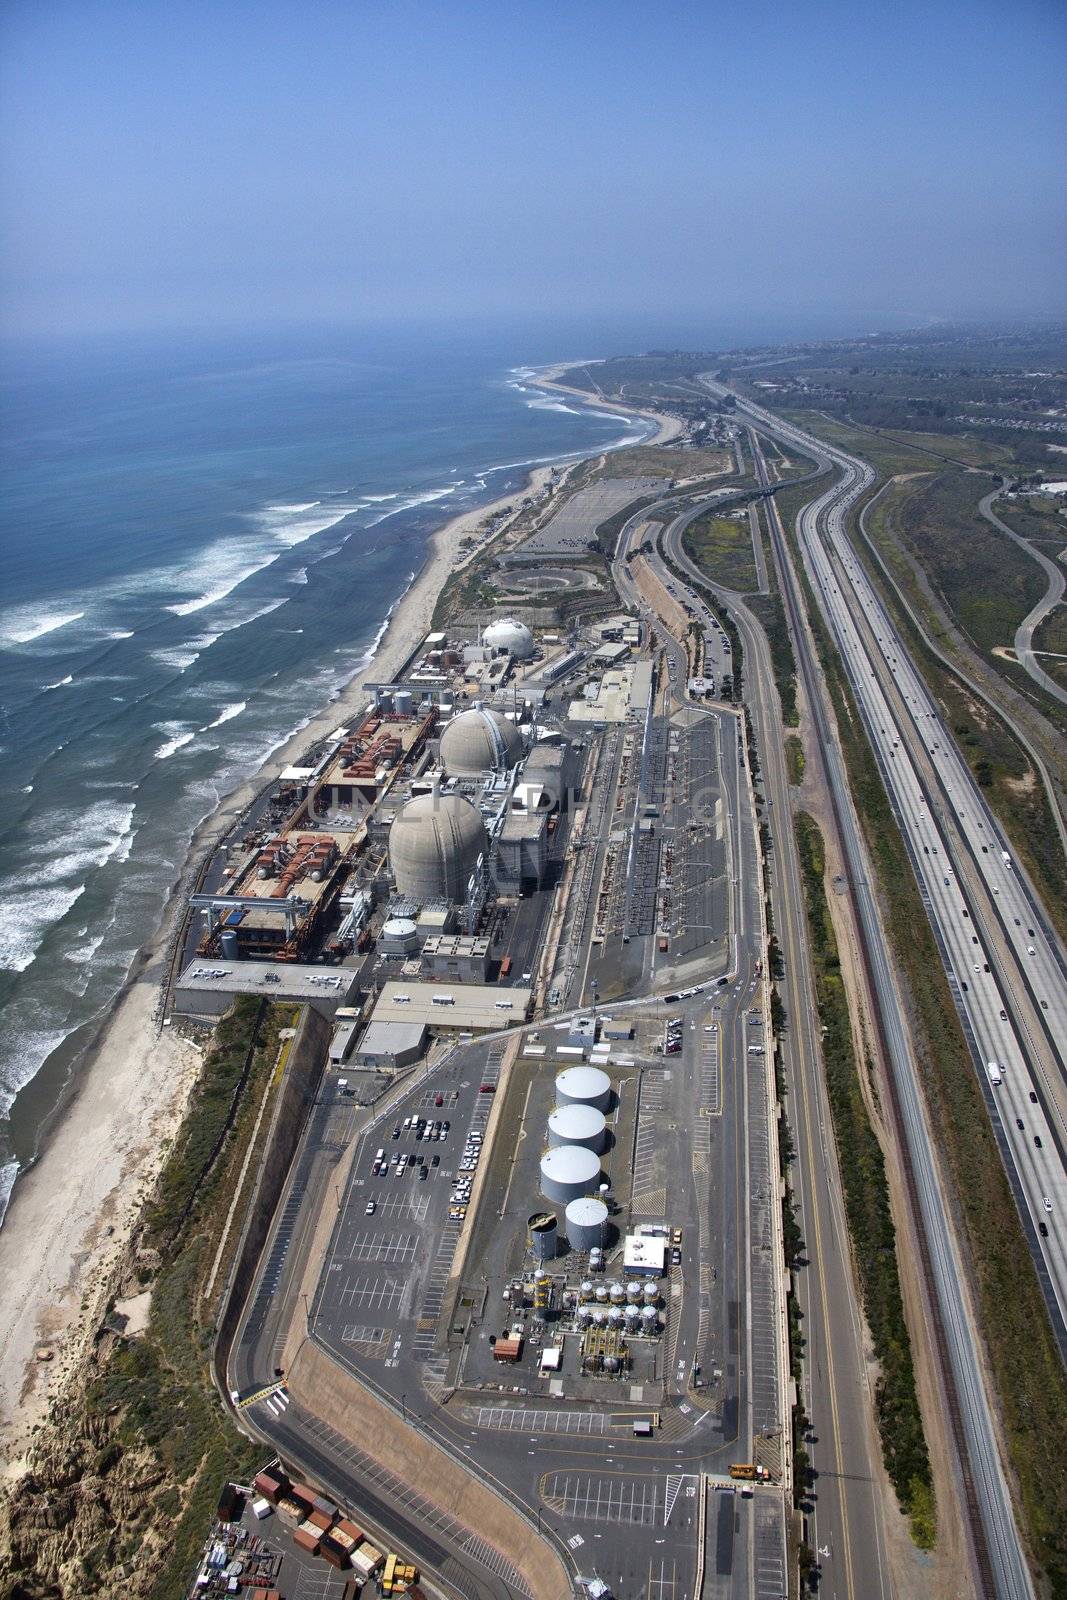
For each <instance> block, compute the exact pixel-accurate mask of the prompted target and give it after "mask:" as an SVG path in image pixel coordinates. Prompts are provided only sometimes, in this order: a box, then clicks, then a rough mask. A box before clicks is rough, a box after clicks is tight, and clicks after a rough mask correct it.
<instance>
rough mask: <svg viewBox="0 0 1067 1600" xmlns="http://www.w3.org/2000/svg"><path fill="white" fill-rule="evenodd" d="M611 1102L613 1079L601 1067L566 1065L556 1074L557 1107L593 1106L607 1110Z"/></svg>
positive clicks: (597, 1109) (596, 1108)
mask: <svg viewBox="0 0 1067 1600" xmlns="http://www.w3.org/2000/svg"><path fill="white" fill-rule="evenodd" d="M610 1104H611V1079H610V1078H609V1077H608V1075H607V1073H606V1072H602V1071H601V1069H600V1068H599V1067H564V1069H563V1071H562V1072H560V1073H557V1075H556V1107H557V1109H559V1108H561V1107H563V1106H592V1107H593V1109H594V1110H595V1111H607V1109H608V1107H609V1106H610Z"/></svg>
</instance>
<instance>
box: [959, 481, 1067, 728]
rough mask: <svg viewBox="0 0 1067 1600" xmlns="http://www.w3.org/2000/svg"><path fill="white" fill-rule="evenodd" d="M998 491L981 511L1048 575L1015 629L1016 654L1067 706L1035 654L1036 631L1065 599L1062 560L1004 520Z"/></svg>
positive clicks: (1065, 694) (1066, 699) (1036, 679)
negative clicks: (998, 508)
mask: <svg viewBox="0 0 1067 1600" xmlns="http://www.w3.org/2000/svg"><path fill="white" fill-rule="evenodd" d="M997 494H998V491H997V490H995V489H994V491H993V493H992V494H987V495H986V497H985V499H984V500H982V501H981V503H980V504H979V507H978V509H979V511H980V512H981V513H982V515H983V517H985V519H986V521H987V522H991V523H992V524H993V526H994V528H996V529H998V530H999V532H1001V533H1003V534H1006V535H1007V537H1008V538H1009V539H1010V540H1011V541H1012V543H1013V544H1017V545H1018V546H1019V549H1020V550H1023V551H1025V552H1026V554H1027V555H1028V556H1029V557H1030V559H1031V561H1036V562H1037V563H1038V565H1039V566H1040V567H1043V568H1044V570H1045V574H1046V576H1047V578H1048V588H1047V589H1046V590H1045V593H1044V594H1043V596H1042V597H1041V599H1040V600H1039V601H1038V602H1037V605H1036V606H1035V607H1034V608H1033V610H1032V611H1030V612H1028V613H1027V615H1026V616H1025V617H1024V618H1023V620H1022V621H1021V622H1020V624H1019V626H1018V627H1017V628H1016V630H1015V654H1016V657H1017V658H1018V661H1019V665H1020V666H1021V667H1023V668H1024V670H1025V671H1026V672H1028V673H1029V674H1030V676H1031V678H1033V680H1034V682H1035V683H1036V684H1038V685H1039V687H1040V688H1042V689H1044V690H1045V692H1046V694H1051V695H1053V696H1054V697H1055V698H1056V699H1057V700H1058V701H1059V702H1060V703H1061V705H1065V706H1067V689H1064V688H1061V686H1060V685H1059V684H1058V683H1057V682H1056V680H1055V678H1050V677H1049V675H1048V673H1047V672H1046V671H1045V670H1044V668H1043V667H1041V666H1039V664H1038V661H1037V658H1036V657H1035V655H1034V634H1035V633H1036V631H1037V629H1038V628H1039V627H1040V626H1041V624H1042V623H1043V622H1044V620H1045V618H1046V617H1047V616H1048V614H1049V612H1050V611H1054V610H1055V608H1056V607H1057V606H1058V605H1059V604H1060V602H1061V600H1062V599H1063V591H1064V588H1065V587H1067V576H1065V574H1064V571H1063V567H1062V565H1061V563H1060V562H1058V561H1051V560H1050V559H1049V557H1048V556H1047V555H1045V553H1044V551H1042V550H1036V549H1035V548H1034V546H1033V545H1032V544H1031V543H1030V541H1029V539H1024V538H1023V537H1022V536H1021V535H1020V534H1018V533H1016V532H1015V529H1014V528H1009V527H1008V525H1007V523H1006V522H1002V521H1001V519H1000V518H999V517H998V516H997V514H996V512H995V511H994V510H993V501H994V500H995V499H996V498H997Z"/></svg>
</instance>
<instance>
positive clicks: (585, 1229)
mask: <svg viewBox="0 0 1067 1600" xmlns="http://www.w3.org/2000/svg"><path fill="white" fill-rule="evenodd" d="M607 1225H608V1208H607V1206H606V1205H605V1204H604V1202H603V1200H598V1199H597V1198H596V1197H595V1195H588V1196H586V1197H585V1198H583V1199H581V1200H572V1201H571V1203H570V1205H569V1206H568V1207H567V1210H566V1213H565V1214H564V1220H563V1231H564V1233H565V1234H566V1235H567V1242H568V1243H569V1245H570V1247H571V1249H572V1250H588V1251H589V1265H590V1266H592V1265H593V1256H592V1252H593V1250H595V1249H599V1248H600V1245H601V1242H602V1240H603V1238H604V1230H605V1228H606V1227H607ZM598 1264H599V1258H598Z"/></svg>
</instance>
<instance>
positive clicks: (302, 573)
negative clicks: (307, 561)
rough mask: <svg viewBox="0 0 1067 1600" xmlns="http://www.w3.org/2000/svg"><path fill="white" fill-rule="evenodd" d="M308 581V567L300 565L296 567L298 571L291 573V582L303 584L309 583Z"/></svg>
mask: <svg viewBox="0 0 1067 1600" xmlns="http://www.w3.org/2000/svg"><path fill="white" fill-rule="evenodd" d="M307 581H308V569H307V567H298V568H297V569H296V571H295V572H293V573H291V574H290V576H289V582H290V583H297V584H301V583H307Z"/></svg>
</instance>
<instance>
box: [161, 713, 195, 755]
mask: <svg viewBox="0 0 1067 1600" xmlns="http://www.w3.org/2000/svg"><path fill="white" fill-rule="evenodd" d="M152 726H153V727H154V728H155V730H156V732H157V733H165V734H166V735H167V739H166V743H165V744H161V745H160V747H159V749H158V750H157V751H156V754H155V759H156V760H157V761H169V760H170V758H171V756H172V755H174V754H175V753H176V752H177V751H179V750H182V749H184V747H185V746H186V745H187V744H190V743H191V742H192V740H193V739H195V738H196V736H197V733H198V732H199V731H200V730H199V729H198V728H192V729H190V728H189V727H188V726H187V725H186V723H184V722H155V723H153V724H152Z"/></svg>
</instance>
